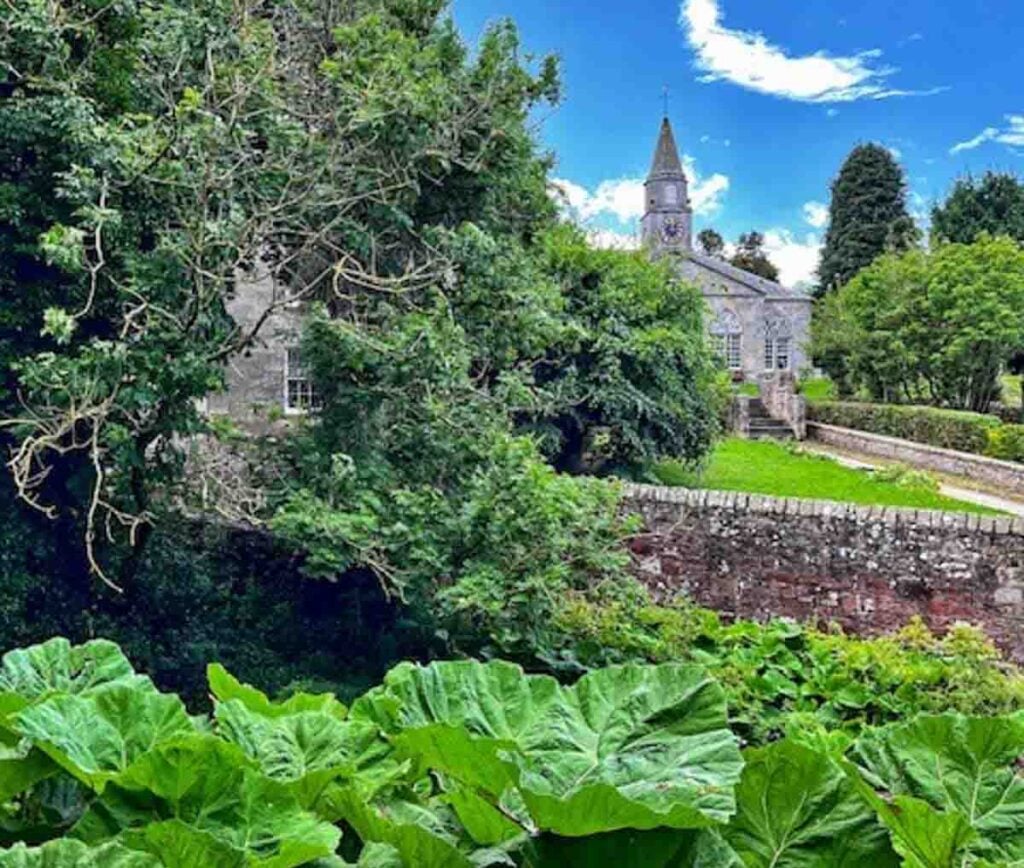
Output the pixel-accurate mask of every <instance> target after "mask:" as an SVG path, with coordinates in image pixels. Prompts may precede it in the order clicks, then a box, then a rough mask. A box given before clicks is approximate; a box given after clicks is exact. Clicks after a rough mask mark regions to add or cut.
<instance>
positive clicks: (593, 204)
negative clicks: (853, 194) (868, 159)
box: [454, 0, 1024, 283]
mask: <svg viewBox="0 0 1024 868" xmlns="http://www.w3.org/2000/svg"><path fill="white" fill-rule="evenodd" d="M454 10H455V19H456V22H457V23H458V25H459V27H460V28H461V29H462V31H463V32H464V33H465V35H466V36H467V38H468V39H470V40H471V41H472V40H474V39H475V38H476V37H477V36H478V35H479V34H480V32H481V31H482V29H483V28H484V27H485V26H486V25H487V23H488V22H491V21H494V20H496V19H498V18H501V17H504V16H510V17H512V18H514V19H515V20H516V22H517V23H518V24H519V26H520V29H521V31H522V34H523V43H524V47H525V48H526V49H528V50H530V51H532V52H535V53H538V54H543V53H548V52H554V53H556V54H558V55H559V56H560V57H561V59H562V63H563V73H564V82H565V100H564V102H563V104H562V105H561V106H559V107H558V108H557V109H556V110H555V111H553V112H551V113H549V114H545V115H544V116H543V117H541V118H539V120H540V121H541V126H540V135H541V138H542V140H543V141H544V143H545V144H546V145H547V146H548V147H550V148H551V149H552V150H553V151H554V152H555V154H556V155H557V158H558V166H557V169H556V171H555V173H554V174H555V176H556V177H557V178H558V179H560V180H561V181H562V182H563V186H564V189H565V190H566V191H567V192H568V194H569V198H570V199H571V201H572V202H573V204H574V206H575V208H576V211H577V214H578V215H580V216H582V217H583V218H584V219H585V221H586V222H587V224H588V225H589V226H590V227H591V228H592V229H593V230H594V231H595V234H596V235H597V236H598V237H600V238H601V239H602V240H603V241H604V242H606V243H616V242H620V241H622V240H623V239H629V238H631V237H634V236H635V225H636V223H637V217H638V209H639V208H640V207H641V202H642V200H641V197H640V194H639V187H638V184H639V183H640V182H641V181H642V179H643V177H644V175H645V174H646V171H647V167H648V165H649V162H650V157H651V153H652V150H653V147H654V141H655V137H656V134H657V129H658V124H659V121H660V118H661V113H662V96H661V94H662V90H663V88H664V87H665V86H667V87H668V88H669V89H670V93H671V97H670V104H669V115H670V117H671V119H672V122H673V125H674V127H675V131H676V136H677V138H678V140H679V144H680V149H681V150H682V151H683V152H684V154H685V157H686V162H687V168H688V170H689V171H690V173H691V176H692V178H693V186H692V189H691V196H692V198H693V199H694V201H695V205H696V210H697V226H698V229H699V228H702V227H704V226H714V227H715V228H716V229H718V230H719V231H720V232H722V234H723V235H725V236H726V238H727V239H734V238H735V237H736V236H737V235H738V234H739V233H740V232H743V231H745V230H747V229H759V230H761V231H762V232H765V233H766V234H767V235H768V240H769V249H770V251H771V254H772V258H773V259H774V260H775V261H776V262H777V264H778V265H780V267H781V268H782V271H783V278H784V279H785V280H786V281H787V282H790V283H794V282H796V281H798V280H802V279H806V278H808V277H809V276H810V272H811V271H812V270H813V268H814V266H815V264H816V260H817V249H818V246H819V244H820V238H821V235H822V231H823V219H824V214H823V212H822V208H821V206H822V205H823V204H824V203H827V201H828V185H829V181H830V180H831V178H832V177H833V176H834V175H835V173H836V171H837V170H838V168H839V166H840V164H841V163H842V160H843V158H844V157H845V155H846V154H847V153H848V152H849V150H850V149H851V148H852V147H853V146H854V145H855V144H857V143H858V142H863V141H877V142H881V143H883V144H885V145H886V146H888V147H890V148H891V149H892V150H893V152H894V153H895V154H896V155H897V156H898V157H899V159H900V161H901V163H902V164H903V165H904V167H905V169H906V172H907V179H908V183H909V187H910V192H911V196H910V204H911V207H912V210H914V211H915V213H917V214H920V215H921V217H922V219H923V218H924V217H925V215H926V213H927V210H928V207H929V206H930V205H931V203H933V202H934V201H936V200H941V199H942V198H943V196H944V195H945V193H946V192H947V191H948V189H949V187H950V185H951V184H952V181H953V179H954V178H956V176H957V175H959V174H962V173H964V172H967V171H973V172H975V173H978V172H982V171H984V170H985V169H988V168H996V169H1001V170H1012V171H1017V172H1024V93H1022V87H1021V84H1020V82H1021V64H1020V59H1019V58H1020V56H1021V43H1022V36H1024V2H1021V0H959V2H956V3H954V2H950V0H900V2H894V0H634V2H632V3H622V2H612V0H455V3H454Z"/></svg>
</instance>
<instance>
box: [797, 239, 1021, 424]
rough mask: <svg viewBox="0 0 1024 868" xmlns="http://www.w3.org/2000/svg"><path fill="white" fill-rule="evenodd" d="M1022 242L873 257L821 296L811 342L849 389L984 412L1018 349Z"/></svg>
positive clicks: (945, 246)
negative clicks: (849, 278) (845, 281)
mask: <svg viewBox="0 0 1024 868" xmlns="http://www.w3.org/2000/svg"><path fill="white" fill-rule="evenodd" d="M1022 311H1024V251H1022V250H1021V249H1020V246H1019V245H1018V244H1017V243H1016V242H1014V241H1012V240H1011V239H1009V238H996V239H993V238H989V237H988V236H982V237H981V238H980V239H979V240H978V241H976V242H975V243H973V244H969V245H967V244H943V245H940V246H939V247H937V248H936V249H935V250H932V251H930V252H925V251H920V250H912V251H909V252H907V253H903V254H889V255H886V256H883V257H881V258H879V259H878V260H877V261H876V262H874V263H873V264H872V265H870V266H869V267H867V268H865V269H864V270H863V271H861V272H860V274H858V275H857V277H855V278H854V279H853V280H852V281H850V282H849V283H848V284H847V285H846V286H845V287H843V288H842V289H840V290H839V291H838V292H836V293H831V294H830V295H829V296H828V298H826V299H825V301H824V302H823V304H822V307H821V310H820V311H819V315H818V317H817V318H816V321H815V323H814V337H813V340H814V351H815V353H816V355H818V356H819V357H820V358H821V359H822V360H823V363H824V364H825V365H826V368H827V369H828V370H829V373H830V374H831V375H833V377H835V378H836V379H837V380H838V381H840V382H841V383H842V384H843V385H844V386H845V387H846V389H847V391H853V390H859V389H862V390H864V391H867V392H868V393H869V394H870V395H871V396H872V398H874V399H876V400H882V401H902V402H927V403H931V404H936V405H939V406H946V407H952V408H956V409H963V410H976V411H981V412H984V411H986V410H988V408H989V405H990V404H991V403H992V402H993V401H994V400H996V399H997V398H998V396H999V394H1000V385H999V375H1000V373H1001V372H1002V370H1003V365H1004V363H1005V360H1006V359H1007V358H1008V357H1009V356H1011V355H1013V354H1015V353H1019V352H1021V351H1022V350H1024V315H1022Z"/></svg>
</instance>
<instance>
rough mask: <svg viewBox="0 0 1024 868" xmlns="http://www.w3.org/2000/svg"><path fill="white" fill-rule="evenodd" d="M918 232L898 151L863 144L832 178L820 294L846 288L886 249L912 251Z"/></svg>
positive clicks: (820, 277)
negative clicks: (894, 152) (910, 207)
mask: <svg viewBox="0 0 1024 868" xmlns="http://www.w3.org/2000/svg"><path fill="white" fill-rule="evenodd" d="M918 234H919V233H918V230H917V228H916V226H915V225H914V221H913V220H912V219H911V217H910V214H909V213H908V211H907V202H906V180H905V179H904V176H903V170H902V169H901V168H900V166H899V164H898V163H897V162H896V160H895V158H894V157H893V155H892V154H891V153H890V152H889V150H888V149H887V148H884V147H882V146H881V145H876V144H867V145H858V146H857V147H856V148H854V149H853V151H851V152H850V155H849V156H848V157H847V158H846V161H845V162H844V163H843V166H842V168H841V169H840V170H839V175H838V177H837V178H836V179H835V181H833V182H832V199H831V202H830V204H829V224H828V230H827V232H826V233H825V245H824V248H823V249H822V253H821V263H820V265H819V266H818V293H819V294H820V295H824V294H825V293H829V292H831V291H833V290H835V289H838V288H840V287H842V286H844V285H845V284H846V283H847V282H849V281H850V280H851V279H852V278H853V277H854V276H855V275H856V274H857V273H858V272H859V271H860V270H861V269H863V268H866V267H867V266H869V265H870V264H871V263H872V262H874V261H875V259H877V258H878V257H879V256H881V255H882V254H883V253H887V252H890V251H903V250H907V249H908V248H910V247H912V246H913V245H914V244H915V243H916V242H917V237H918Z"/></svg>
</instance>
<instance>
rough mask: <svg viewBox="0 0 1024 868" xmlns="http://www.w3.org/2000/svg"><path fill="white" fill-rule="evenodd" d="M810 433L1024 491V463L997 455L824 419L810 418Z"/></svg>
mask: <svg viewBox="0 0 1024 868" xmlns="http://www.w3.org/2000/svg"><path fill="white" fill-rule="evenodd" d="M807 434H808V436H809V437H810V438H811V439H812V440H818V441H820V442H822V443H827V444H830V445H833V446H838V447H839V448H841V449H849V450H851V451H853V452H861V453H864V454H866V455H873V456H875V457H877V458H888V459H890V460H893V461H900V462H903V463H905V464H910V465H911V466H913V467H916V468H919V469H922V470H931V471H934V472H936V473H948V474H951V475H953V476H963V477H966V478H967V479H974V480H977V481H979V482H983V483H986V484H988V485H994V486H997V487H999V488H1003V489H1005V490H1007V491H1011V492H1014V493H1017V494H1024V464H1019V463H1017V462H1015V461H1001V460H1000V459H998V458H988V457H986V456H984V455H974V454H972V453H970V452H957V451H956V450H954V449H943V448H941V447H939V446H931V445H929V444H927V443H917V442H915V441H913V440H901V439H900V438H898V437H887V436H884V435H882V434H872V433H870V432H868V431H860V430H858V429H854V428H841V427H839V426H838V425H824V424H822V423H821V422H808V423H807Z"/></svg>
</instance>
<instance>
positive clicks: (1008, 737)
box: [852, 714, 1024, 862]
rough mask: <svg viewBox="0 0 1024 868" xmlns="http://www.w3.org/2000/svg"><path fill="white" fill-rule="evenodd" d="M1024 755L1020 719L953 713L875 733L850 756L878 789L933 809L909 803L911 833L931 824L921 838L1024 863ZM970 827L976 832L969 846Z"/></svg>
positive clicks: (1023, 730) (921, 719)
mask: <svg viewBox="0 0 1024 868" xmlns="http://www.w3.org/2000/svg"><path fill="white" fill-rule="evenodd" d="M1022 755H1024V720H1022V719H1021V718H1020V717H998V718H969V717H963V716H961V715H955V714H950V715H940V716H932V717H920V718H918V719H917V720H915V721H913V722H911V723H907V724H900V725H896V726H889V727H885V728H883V729H879V730H875V731H869V732H868V733H866V734H865V735H863V736H862V737H861V738H860V739H859V740H858V742H857V744H856V746H855V749H854V752H853V754H852V758H853V760H854V761H855V762H856V764H857V765H858V766H859V768H860V771H861V772H862V774H863V775H864V777H865V779H866V781H867V782H868V783H869V784H870V785H871V786H872V787H874V788H875V789H876V790H879V791H884V792H885V793H888V794H892V795H893V796H907V797H913V798H914V799H917V800H920V802H922V803H925V804H926V805H928V806H930V807H931V809H932V811H931V813H929V812H926V811H925V810H924V809H923V807H915V806H914V803H910V804H911V812H912V816H913V818H914V821H915V822H914V827H913V828H917V829H918V831H919V832H920V829H921V827H922V826H923V825H924V824H927V829H926V834H925V835H924V836H923V837H926V838H927V839H930V840H932V841H933V842H934V841H935V840H939V839H940V838H941V839H944V840H948V841H952V842H955V841H962V842H963V845H964V849H965V850H966V852H969V853H971V854H973V855H975V856H983V857H985V858H988V859H990V860H992V861H1000V860H1004V861H1011V862H1012V861H1014V860H1019V859H1022V858H1024V780H1022V779H1021V777H1020V774H1019V772H1018V769H1017V767H1016V763H1017V761H1018V760H1019V759H1020V757H1021V756H1022ZM896 807H897V808H899V804H898V803H897V804H896ZM905 812H906V808H905V807H904V809H903V811H902V812H901V813H905ZM883 819H885V818H884V817H883ZM964 823H966V825H967V827H968V828H969V829H971V830H973V832H974V833H975V836H974V837H973V841H970V842H969V843H968V841H967V838H968V837H970V836H967V835H966V834H965V833H964V831H963V829H962V828H961V827H962V826H963V825H964ZM904 825H906V823H904ZM890 828H891V826H890ZM919 837H921V836H920V835H919Z"/></svg>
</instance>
